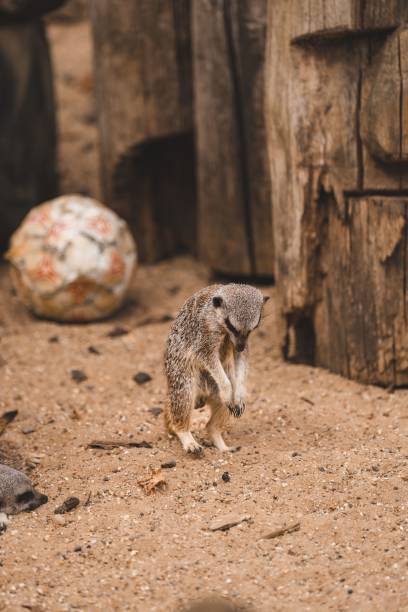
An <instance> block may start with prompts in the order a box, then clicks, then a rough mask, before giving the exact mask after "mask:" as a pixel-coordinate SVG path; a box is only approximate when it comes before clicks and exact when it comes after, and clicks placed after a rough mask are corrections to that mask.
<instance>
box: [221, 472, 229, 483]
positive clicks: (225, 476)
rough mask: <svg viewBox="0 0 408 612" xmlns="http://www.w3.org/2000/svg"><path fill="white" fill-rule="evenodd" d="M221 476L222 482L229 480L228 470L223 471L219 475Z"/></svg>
mask: <svg viewBox="0 0 408 612" xmlns="http://www.w3.org/2000/svg"><path fill="white" fill-rule="evenodd" d="M221 478H222V479H223V481H224V482H230V481H231V476H230V475H229V472H224V473H223V475H222V476H221Z"/></svg>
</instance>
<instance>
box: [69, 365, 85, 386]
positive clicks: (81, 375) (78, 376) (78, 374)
mask: <svg viewBox="0 0 408 612" xmlns="http://www.w3.org/2000/svg"><path fill="white" fill-rule="evenodd" d="M71 378H72V380H74V381H75V382H76V383H78V384H79V383H81V382H84V380H88V377H87V375H86V374H85V372H84V371H83V370H75V369H74V370H71Z"/></svg>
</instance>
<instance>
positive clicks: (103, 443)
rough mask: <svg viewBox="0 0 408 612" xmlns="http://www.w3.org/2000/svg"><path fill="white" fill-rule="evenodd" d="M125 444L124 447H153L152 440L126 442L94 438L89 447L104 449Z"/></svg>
mask: <svg viewBox="0 0 408 612" xmlns="http://www.w3.org/2000/svg"><path fill="white" fill-rule="evenodd" d="M119 446H123V447H124V448H152V445H151V444H150V442H146V441H145V440H142V442H125V440H123V441H122V440H93V441H92V442H89V444H88V445H87V448H103V449H104V450H112V449H113V448H118V447H119Z"/></svg>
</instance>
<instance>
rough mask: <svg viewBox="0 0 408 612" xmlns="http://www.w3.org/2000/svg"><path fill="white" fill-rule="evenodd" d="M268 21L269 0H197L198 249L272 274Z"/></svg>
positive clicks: (235, 270) (226, 270)
mask: <svg viewBox="0 0 408 612" xmlns="http://www.w3.org/2000/svg"><path fill="white" fill-rule="evenodd" d="M265 26H266V1H265V0H245V1H243V2H225V1H224V0H215V1H214V0H197V2H194V3H193V56H194V88H195V89H194V100H195V120H196V128H197V169H198V177H197V178H198V206H199V225H198V229H199V252H200V256H201V258H202V259H203V260H204V261H205V262H206V263H207V264H208V265H209V266H210V267H211V268H212V269H214V270H216V271H217V272H220V273H223V274H227V275H235V276H236V275H243V276H245V275H258V276H263V275H265V276H270V275H272V274H273V238H272V207H271V199H270V181H269V172H268V164H267V155H266V134H265V124H264V113H263V101H264V58H265V43H266V39H265Z"/></svg>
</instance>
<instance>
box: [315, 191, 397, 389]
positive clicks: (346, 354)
mask: <svg viewBox="0 0 408 612" xmlns="http://www.w3.org/2000/svg"><path fill="white" fill-rule="evenodd" d="M407 211H408V200H407V199H404V198H391V197H388V198H387V197H386V198H384V197H382V198H380V197H366V198H351V199H350V201H349V203H348V215H347V221H346V223H344V221H343V220H342V219H340V217H339V216H338V214H337V211H336V208H335V207H334V206H330V207H329V211H328V232H327V240H326V241H325V243H324V245H323V248H322V265H323V266H325V267H326V268H327V269H328V270H330V274H327V275H326V276H325V277H324V281H323V287H322V298H323V299H322V301H321V303H320V305H319V308H318V309H317V310H316V318H315V325H316V326H317V325H320V324H323V325H324V330H325V331H326V332H328V333H327V335H324V334H320V333H319V334H317V339H316V363H317V364H318V365H324V366H325V367H329V368H330V369H331V370H333V371H335V372H338V373H339V374H342V375H345V376H348V377H351V378H355V379H357V380H360V381H362V382H366V383H371V384H381V385H390V384H398V385H401V384H407V383H408V349H407V346H408V345H407V341H408V324H407V318H406V312H407V299H408V295H407V287H406V280H405V275H406V266H407V251H406V241H407V224H406V220H407Z"/></svg>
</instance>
